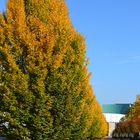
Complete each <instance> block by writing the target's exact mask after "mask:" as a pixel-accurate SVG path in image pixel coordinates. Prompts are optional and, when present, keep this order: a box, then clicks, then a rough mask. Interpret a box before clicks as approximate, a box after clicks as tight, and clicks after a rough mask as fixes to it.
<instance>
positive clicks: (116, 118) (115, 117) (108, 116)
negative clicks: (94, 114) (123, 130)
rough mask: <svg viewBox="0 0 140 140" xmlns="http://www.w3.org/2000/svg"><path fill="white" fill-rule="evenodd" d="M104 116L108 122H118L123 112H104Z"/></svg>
mask: <svg viewBox="0 0 140 140" xmlns="http://www.w3.org/2000/svg"><path fill="white" fill-rule="evenodd" d="M104 116H105V118H106V121H107V122H108V123H109V122H111V123H113V122H114V123H118V122H119V121H120V120H121V118H122V117H124V116H125V115H124V114H115V113H104Z"/></svg>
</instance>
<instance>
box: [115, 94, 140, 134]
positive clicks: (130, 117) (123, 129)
mask: <svg viewBox="0 0 140 140" xmlns="http://www.w3.org/2000/svg"><path fill="white" fill-rule="evenodd" d="M116 132H117V133H139V132H140V95H138V96H137V99H136V101H135V102H134V104H133V105H132V106H131V107H130V109H129V111H128V113H127V114H126V116H125V117H124V118H122V120H121V122H120V123H119V124H118V126H117V128H116V129H115V131H114V133H116Z"/></svg>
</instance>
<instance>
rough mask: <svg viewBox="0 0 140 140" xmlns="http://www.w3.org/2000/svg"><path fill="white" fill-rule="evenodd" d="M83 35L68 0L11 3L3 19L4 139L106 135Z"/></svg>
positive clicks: (0, 97)
mask: <svg viewBox="0 0 140 140" xmlns="http://www.w3.org/2000/svg"><path fill="white" fill-rule="evenodd" d="M85 51H86V47H85V41H84V38H83V36H82V35H81V34H80V33H79V32H77V31H75V30H74V27H73V25H72V23H71V21H70V19H69V16H68V11H67V7H66V4H65V1H64V0H9V1H8V2H7V7H6V12H5V13H2V14H1V15H0V135H3V136H5V137H7V138H8V139H10V140H80V139H83V138H85V137H104V136H105V135H106V133H107V129H108V126H107V123H106V121H105V118H104V116H103V114H102V111H101V108H100V105H99V104H98V102H97V100H96V98H95V96H94V93H93V90H92V87H91V85H90V84H89V78H90V74H88V70H87V66H88V62H87V60H86V56H85Z"/></svg>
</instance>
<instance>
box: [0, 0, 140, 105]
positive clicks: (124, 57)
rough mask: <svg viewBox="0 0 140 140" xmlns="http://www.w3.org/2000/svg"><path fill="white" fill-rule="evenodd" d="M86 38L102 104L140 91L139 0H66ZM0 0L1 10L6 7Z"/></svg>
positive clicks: (129, 97) (120, 100)
mask: <svg viewBox="0 0 140 140" xmlns="http://www.w3.org/2000/svg"><path fill="white" fill-rule="evenodd" d="M66 2H67V5H68V9H69V14H70V18H71V21H72V23H73V24H74V27H75V29H76V30H78V31H79V32H81V33H82V34H83V35H84V36H85V38H86V45H87V57H88V58H89V59H90V64H89V71H90V72H92V77H91V84H92V85H93V89H94V93H95V95H96V97H97V99H98V101H99V102H100V103H101V104H105V103H130V102H133V101H134V100H135V97H136V95H137V94H139V93H140V72H139V71H140V18H139V17H140V8H139V7H140V0H86V1H85V0H78V1H77V0H66ZM4 3H5V0H0V11H2V10H3V9H4V7H5V4H4Z"/></svg>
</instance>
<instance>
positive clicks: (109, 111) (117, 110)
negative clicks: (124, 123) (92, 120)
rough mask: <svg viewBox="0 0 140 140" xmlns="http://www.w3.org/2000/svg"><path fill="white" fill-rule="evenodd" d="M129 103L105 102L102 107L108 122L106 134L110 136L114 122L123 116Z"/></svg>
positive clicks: (114, 125) (117, 121)
mask: <svg viewBox="0 0 140 140" xmlns="http://www.w3.org/2000/svg"><path fill="white" fill-rule="evenodd" d="M130 106H131V104H105V105H103V107H102V110H103V113H104V116H105V118H106V121H107V122H108V124H109V132H108V136H110V137H111V135H112V132H113V130H114V129H115V127H116V124H117V123H119V121H120V120H121V118H123V117H124V116H125V114H126V113H127V112H128V109H129V108H130Z"/></svg>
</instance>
